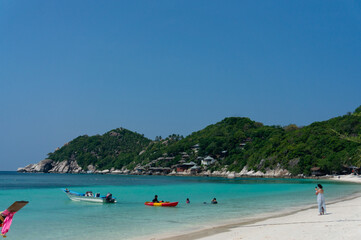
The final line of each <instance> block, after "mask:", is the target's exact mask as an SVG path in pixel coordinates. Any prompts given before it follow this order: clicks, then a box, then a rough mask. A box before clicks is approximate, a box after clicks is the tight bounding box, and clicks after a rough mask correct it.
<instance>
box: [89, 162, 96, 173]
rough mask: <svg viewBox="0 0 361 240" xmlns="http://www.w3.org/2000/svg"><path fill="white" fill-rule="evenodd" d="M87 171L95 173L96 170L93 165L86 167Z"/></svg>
mask: <svg viewBox="0 0 361 240" xmlns="http://www.w3.org/2000/svg"><path fill="white" fill-rule="evenodd" d="M87 168H88V171H91V172H95V170H96V168H95V167H94V166H93V165H91V164H90V165H88V167H87Z"/></svg>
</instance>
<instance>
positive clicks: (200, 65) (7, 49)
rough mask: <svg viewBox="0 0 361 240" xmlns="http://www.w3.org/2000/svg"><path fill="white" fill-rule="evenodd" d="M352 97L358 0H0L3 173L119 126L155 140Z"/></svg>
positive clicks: (266, 119)
mask: <svg viewBox="0 0 361 240" xmlns="http://www.w3.org/2000/svg"><path fill="white" fill-rule="evenodd" d="M359 105H361V2H360V1H330V0H327V1H326V0H325V1H280V0H277V1H269V0H266V1H253V0H250V1H238V0H237V1H211V0H205V1H194V0H192V1H171V0H165V1H110V0H107V1H74V0H71V1H70V0H69V1H60V0H59V1H51V0H42V1H37V0H32V1H27V0H23V1H21V0H2V1H0V162H1V164H0V170H16V169H17V168H18V167H22V166H25V165H27V164H30V163H35V162H38V161H40V160H42V159H44V158H45V157H46V154H47V153H48V152H52V151H53V150H54V149H55V148H56V147H58V146H62V145H63V144H64V143H65V142H68V141H70V140H72V139H73V138H75V137H77V136H79V135H83V134H88V135H94V134H103V133H104V132H106V131H109V130H111V129H114V128H117V127H120V126H122V127H125V128H127V129H129V130H132V131H136V132H139V133H144V134H145V136H146V137H149V138H151V139H154V137H155V136H157V135H161V136H163V137H165V136H168V135H169V134H172V133H177V134H182V135H184V136H186V135H188V134H190V133H192V132H193V131H196V130H200V129H202V128H204V127H205V126H207V125H209V124H212V123H216V122H218V121H220V120H222V119H223V118H225V117H229V116H242V117H243V116H244V117H250V118H251V119H252V120H255V121H259V122H263V123H265V124H268V125H287V124H290V123H295V124H297V125H308V124H310V123H311V122H314V121H322V120H327V119H329V118H331V117H335V116H339V115H343V114H345V113H346V112H348V111H353V110H354V109H355V108H356V107H358V106H359Z"/></svg>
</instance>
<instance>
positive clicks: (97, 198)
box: [62, 188, 116, 203]
mask: <svg viewBox="0 0 361 240" xmlns="http://www.w3.org/2000/svg"><path fill="white" fill-rule="evenodd" d="M62 190H63V191H64V193H65V194H66V195H67V196H68V198H69V199H70V200H73V201H84V202H95V203H115V202H116V199H115V198H113V196H112V194H111V193H108V194H107V195H106V196H102V195H100V193H96V194H93V192H91V191H88V192H86V193H78V192H75V191H70V190H69V189H67V188H65V189H62Z"/></svg>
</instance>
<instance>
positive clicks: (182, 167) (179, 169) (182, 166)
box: [177, 162, 196, 172]
mask: <svg viewBox="0 0 361 240" xmlns="http://www.w3.org/2000/svg"><path fill="white" fill-rule="evenodd" d="M195 165H196V164H195V163H194V162H189V163H181V164H178V165H177V172H184V171H187V170H188V169H190V168H191V167H193V166H195Z"/></svg>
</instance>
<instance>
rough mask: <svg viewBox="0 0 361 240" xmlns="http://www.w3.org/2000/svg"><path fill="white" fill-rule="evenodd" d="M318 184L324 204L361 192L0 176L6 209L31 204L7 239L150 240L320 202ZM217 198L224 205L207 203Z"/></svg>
mask: <svg viewBox="0 0 361 240" xmlns="http://www.w3.org/2000/svg"><path fill="white" fill-rule="evenodd" d="M317 183H321V184H323V185H324V189H325V192H326V202H327V200H332V199H336V198H342V197H346V196H348V195H351V194H353V193H356V192H359V191H361V187H360V185H357V184H349V183H334V182H330V181H317V180H296V179H259V178H258V179H254V178H238V179H233V180H228V179H224V178H205V177H168V176H117V175H92V174H84V175H80V174H79V175H76V174H27V173H16V172H0V208H2V209H5V208H6V207H8V206H9V205H11V204H12V203H13V202H14V201H16V200H28V201H29V202H30V203H29V204H28V205H27V206H25V207H24V208H23V209H22V210H21V211H20V212H18V213H17V214H15V216H14V221H13V225H12V226H11V229H10V232H9V233H8V239H19V240H20V239H27V240H33V239H36V240H42V239H44V240H45V239H46V240H50V239H84V237H85V238H86V239H88V238H91V239H109V240H112V239H132V238H138V237H143V238H145V239H147V238H150V236H154V235H161V234H164V233H169V232H174V231H177V232H179V231H188V230H194V229H198V228H202V227H206V226H209V224H210V223H215V222H222V221H226V220H229V219H242V218H246V217H249V216H252V215H254V214H260V213H270V212H276V211H280V210H285V209H287V208H293V207H296V206H300V205H308V204H316V197H315V195H314V187H315V185H316V184H317ZM64 187H67V188H69V189H71V190H74V191H78V192H85V191H88V190H91V191H93V192H100V193H101V194H106V193H107V192H111V193H113V196H115V197H117V200H118V203H115V204H97V203H84V202H74V201H71V200H69V199H68V198H67V196H66V195H65V194H64V193H63V192H62V191H61V188H64ZM155 194H157V195H158V196H159V199H160V200H167V201H179V202H180V203H179V205H178V206H177V207H175V208H161V207H148V206H145V205H144V202H145V201H149V200H152V199H153V197H154V195H155ZM213 197H216V198H217V200H218V202H219V204H217V205H211V204H209V202H210V201H211V199H212V198H213ZM186 198H190V201H191V204H186V203H185V200H186ZM204 202H206V203H207V204H204ZM315 214H317V213H315Z"/></svg>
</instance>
